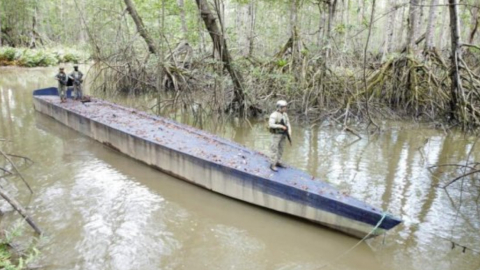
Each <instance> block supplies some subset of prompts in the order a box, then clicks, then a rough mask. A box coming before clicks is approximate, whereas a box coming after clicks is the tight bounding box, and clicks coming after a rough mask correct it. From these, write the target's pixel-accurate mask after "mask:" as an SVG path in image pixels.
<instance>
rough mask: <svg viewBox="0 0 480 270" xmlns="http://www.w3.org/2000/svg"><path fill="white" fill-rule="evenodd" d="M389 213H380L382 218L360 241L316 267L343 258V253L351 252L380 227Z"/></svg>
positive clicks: (327, 264) (328, 264) (321, 267)
mask: <svg viewBox="0 0 480 270" xmlns="http://www.w3.org/2000/svg"><path fill="white" fill-rule="evenodd" d="M389 215H390V214H389V213H388V212H383V213H382V218H381V219H380V220H379V221H378V222H377V225H375V227H373V229H372V230H371V231H370V232H369V233H368V234H367V235H365V236H364V237H363V238H362V239H361V240H360V241H358V242H357V243H356V244H355V245H353V246H352V247H350V248H349V249H347V250H345V251H344V252H342V253H341V254H340V255H338V256H337V257H336V258H335V259H333V260H331V261H330V262H328V263H326V264H324V265H322V266H320V267H319V268H318V269H323V268H325V267H326V266H330V265H332V264H333V263H335V262H337V261H338V260H340V259H341V258H343V257H344V256H345V255H347V254H348V253H350V252H352V250H354V249H355V248H356V247H358V246H359V245H360V244H361V243H363V242H364V241H365V240H367V239H368V238H369V237H370V235H372V234H373V233H374V232H375V231H376V230H377V229H378V227H380V225H382V222H383V220H385V218H386V217H387V216H389Z"/></svg>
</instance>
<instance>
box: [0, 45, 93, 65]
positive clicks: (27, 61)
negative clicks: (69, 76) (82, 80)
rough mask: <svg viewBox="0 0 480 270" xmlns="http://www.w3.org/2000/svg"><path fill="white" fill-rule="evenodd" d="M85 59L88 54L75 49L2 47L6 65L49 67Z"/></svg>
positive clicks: (0, 56)
mask: <svg viewBox="0 0 480 270" xmlns="http://www.w3.org/2000/svg"><path fill="white" fill-rule="evenodd" d="M85 59H86V56H84V55H82V54H81V53H79V52H78V51H74V50H68V51H64V50H62V49H25V48H20V49H19V48H12V47H2V48H0V62H2V63H3V64H6V65H19V66H23V67H48V66H54V65H57V64H58V63H79V62H81V61H82V60H85Z"/></svg>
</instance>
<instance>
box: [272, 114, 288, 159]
mask: <svg viewBox="0 0 480 270" xmlns="http://www.w3.org/2000/svg"><path fill="white" fill-rule="evenodd" d="M282 119H283V121H284V123H285V125H286V126H287V127H288V133H289V134H290V136H292V131H291V130H292V129H291V127H290V121H289V120H288V115H287V113H286V112H284V113H281V112H279V111H275V112H273V113H272V114H271V115H270V118H269V120H268V128H269V130H270V133H272V135H273V136H272V144H271V146H270V150H271V156H270V163H271V165H272V166H276V165H278V164H279V163H280V160H281V159H282V155H283V148H284V147H285V141H286V140H287V135H286V134H285V133H284V132H285V131H284V130H283V129H282V125H281V124H280V122H281V121H282Z"/></svg>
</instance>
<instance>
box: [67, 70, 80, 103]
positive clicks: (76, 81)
mask: <svg viewBox="0 0 480 270" xmlns="http://www.w3.org/2000/svg"><path fill="white" fill-rule="evenodd" d="M69 77H70V78H71V79H72V80H73V97H72V98H75V99H81V98H82V82H83V73H82V72H81V71H80V70H78V69H77V70H74V71H73V72H72V73H70V75H69Z"/></svg>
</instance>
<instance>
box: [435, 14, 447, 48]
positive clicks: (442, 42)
mask: <svg viewBox="0 0 480 270" xmlns="http://www.w3.org/2000/svg"><path fill="white" fill-rule="evenodd" d="M441 12H442V13H441V15H440V18H446V17H447V13H448V10H447V9H442V11H441ZM447 24H448V20H445V19H444V20H442V23H441V25H440V35H438V42H437V45H438V49H439V50H442V49H443V48H444V47H445V40H446V39H447V37H448V36H447V37H445V35H448V32H449V31H448V27H447Z"/></svg>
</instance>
